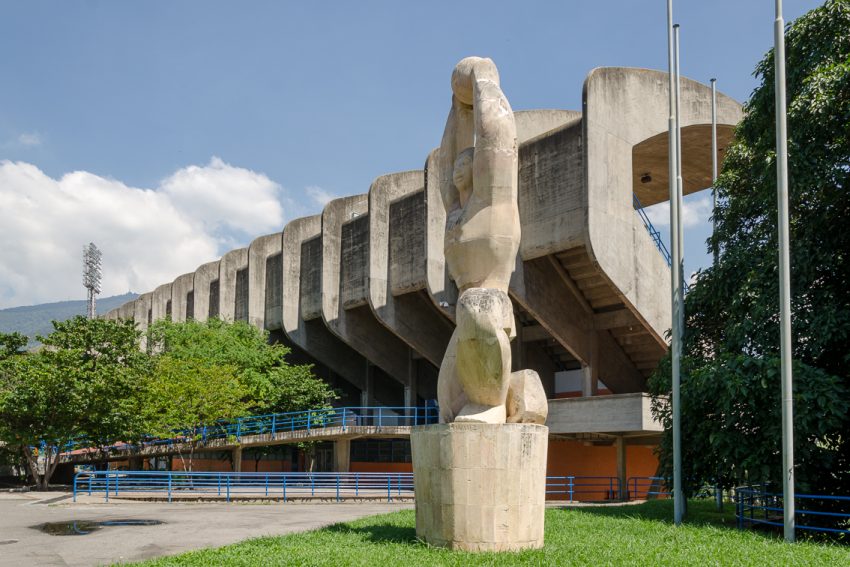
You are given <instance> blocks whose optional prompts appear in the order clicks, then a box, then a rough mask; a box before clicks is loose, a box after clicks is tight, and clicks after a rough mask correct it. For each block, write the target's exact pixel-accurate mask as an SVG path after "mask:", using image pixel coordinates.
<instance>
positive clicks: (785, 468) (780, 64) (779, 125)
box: [773, 0, 795, 543]
mask: <svg viewBox="0 0 850 567" xmlns="http://www.w3.org/2000/svg"><path fill="white" fill-rule="evenodd" d="M773 40H774V48H773V64H774V67H775V68H776V69H775V70H776V73H775V75H776V83H775V85H774V88H775V91H776V199H777V201H778V203H777V204H778V213H779V214H778V217H779V218H778V219H777V221H778V222H777V224H778V231H779V330H780V353H781V355H780V356H781V360H782V364H781V368H782V504H783V505H782V508H783V516H784V532H785V541H787V542H789V543H792V542H793V541H794V539H795V534H794V400H793V375H792V369H791V269H790V265H789V264H790V252H789V243H788V241H789V231H788V130H787V125H786V123H785V114H786V101H785V20H784V19H783V18H782V0H776V19H775V20H774V22H773Z"/></svg>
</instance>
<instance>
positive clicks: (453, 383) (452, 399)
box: [437, 329, 469, 423]
mask: <svg viewBox="0 0 850 567" xmlns="http://www.w3.org/2000/svg"><path fill="white" fill-rule="evenodd" d="M456 360H457V329H455V330H454V333H452V338H451V340H450V341H449V346H448V348H446V354H445V355H444V356H443V362H442V364H440V375H439V377H438V378H437V403H438V404H439V405H440V423H451V422H453V421H454V420H455V417H456V416H457V414H458V413H459V412H460V410H461V408H462V407H463V406H465V405H466V404H467V403H468V401H469V400H468V399H467V397H466V394H465V393H464V392H463V387H462V386H461V385H460V381H459V380H458V377H457V364H456Z"/></svg>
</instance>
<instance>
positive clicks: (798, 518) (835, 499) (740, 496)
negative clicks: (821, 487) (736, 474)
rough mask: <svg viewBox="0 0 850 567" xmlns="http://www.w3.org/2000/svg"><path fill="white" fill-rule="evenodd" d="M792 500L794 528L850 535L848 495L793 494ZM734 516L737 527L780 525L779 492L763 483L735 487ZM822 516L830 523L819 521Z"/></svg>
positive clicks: (781, 515)
mask: <svg viewBox="0 0 850 567" xmlns="http://www.w3.org/2000/svg"><path fill="white" fill-rule="evenodd" d="M795 503H796V504H797V506H796V514H795V525H796V528H797V529H798V530H804V531H810V532H821V533H829V534H843V535H850V529H847V526H848V525H850V496H833V495H827V494H797V495H796V497H795ZM829 508H832V509H831V510H830V509H829ZM735 519H736V521H737V524H738V528H739V529H744V528H752V527H754V526H759V525H762V526H774V527H776V528H782V527H783V526H784V522H783V506H782V493H779V492H769V491H768V490H767V488H766V487H764V486H740V487H738V488H736V489H735ZM824 520H826V521H827V522H829V521H831V522H832V524H833V525H832V526H825V525H823V523H824ZM835 526H843V528H842V527H835Z"/></svg>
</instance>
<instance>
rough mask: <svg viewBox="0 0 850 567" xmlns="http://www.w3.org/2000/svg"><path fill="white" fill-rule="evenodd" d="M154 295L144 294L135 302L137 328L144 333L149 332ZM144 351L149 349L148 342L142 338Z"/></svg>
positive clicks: (134, 316)
mask: <svg viewBox="0 0 850 567" xmlns="http://www.w3.org/2000/svg"><path fill="white" fill-rule="evenodd" d="M152 298H153V293H143V294H142V295H140V296H139V297H137V298H136V300H135V301H134V302H133V319H135V321H136V328H137V329H139V330H140V331H141V332H142V333H144V332H145V331H147V330H148V324H149V321H150V317H151V315H152V313H151V299H152ZM141 346H142V349H145V348H147V342H146V341H145V339H144V338H142V344H141Z"/></svg>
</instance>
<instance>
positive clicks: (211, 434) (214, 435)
mask: <svg viewBox="0 0 850 567" xmlns="http://www.w3.org/2000/svg"><path fill="white" fill-rule="evenodd" d="M438 420H439V409H438V408H436V407H433V406H428V407H414V406H394V407H377V406H376V407H373V406H351V407H341V408H324V409H313V410H306V411H294V412H285V413H273V414H265V415H252V416H247V417H240V418H237V419H235V420H231V421H217V422H215V423H213V424H208V425H199V426H197V427H194V428H192V429H184V430H179V431H175V432H174V436H172V437H169V438H166V439H162V438H155V437H149V438H147V439H145V440H144V441H142V443H141V445H142V446H151V445H173V444H174V443H184V442H189V441H194V440H200V441H203V442H207V441H210V440H213V439H228V438H231V437H232V438H234V439H235V440H236V441H240V440H241V439H242V438H243V437H246V436H250V435H272V436H274V435H276V434H278V433H284V432H293V431H310V430H314V429H325V428H328V427H340V428H342V430H343V431H345V430H347V429H348V428H349V427H358V426H361V427H362V426H376V427H407V426H413V425H425V424H430V423H436V422H437V421H438ZM90 446H91V443H88V442H87V441H86V440H85V439H79V440H76V441H74V442H70V443H68V444H67V445H66V446H65V449H64V450H65V451H71V450H74V449H82V448H88V447H90ZM132 447H135V445H131V444H126V443H125V444H116V445H113V446H111V447H110V449H113V450H115V449H125V448H132Z"/></svg>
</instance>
